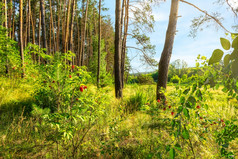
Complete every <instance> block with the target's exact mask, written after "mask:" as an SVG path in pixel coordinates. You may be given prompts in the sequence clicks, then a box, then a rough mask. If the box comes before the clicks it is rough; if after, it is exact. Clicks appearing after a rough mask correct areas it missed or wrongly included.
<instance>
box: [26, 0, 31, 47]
mask: <svg viewBox="0 0 238 159" xmlns="http://www.w3.org/2000/svg"><path fill="white" fill-rule="evenodd" d="M30 38H31V0H28V27H27V42H28V43H29V42H30Z"/></svg>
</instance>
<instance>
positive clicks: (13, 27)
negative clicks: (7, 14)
mask: <svg viewBox="0 0 238 159" xmlns="http://www.w3.org/2000/svg"><path fill="white" fill-rule="evenodd" d="M15 3H16V2H14V7H13V17H12V36H11V38H12V39H13V40H14V38H15V9H16V8H15V5H16V4H15Z"/></svg>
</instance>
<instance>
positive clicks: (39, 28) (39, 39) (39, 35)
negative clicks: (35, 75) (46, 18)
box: [38, 8, 41, 64]
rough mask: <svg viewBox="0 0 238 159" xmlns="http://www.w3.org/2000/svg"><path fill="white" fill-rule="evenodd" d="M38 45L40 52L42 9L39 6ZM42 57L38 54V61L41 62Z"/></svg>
mask: <svg viewBox="0 0 238 159" xmlns="http://www.w3.org/2000/svg"><path fill="white" fill-rule="evenodd" d="M38 45H39V53H40V48H41V9H40V8H39V23H38ZM40 60H41V57H40V55H39V54H38V63H39V64H40Z"/></svg>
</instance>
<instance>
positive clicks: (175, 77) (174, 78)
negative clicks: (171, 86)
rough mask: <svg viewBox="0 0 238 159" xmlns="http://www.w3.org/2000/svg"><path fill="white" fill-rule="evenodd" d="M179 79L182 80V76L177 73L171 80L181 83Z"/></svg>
mask: <svg viewBox="0 0 238 159" xmlns="http://www.w3.org/2000/svg"><path fill="white" fill-rule="evenodd" d="M179 81H180V78H179V77H178V75H175V76H173V77H172V78H171V82H173V83H179Z"/></svg>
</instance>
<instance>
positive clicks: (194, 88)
mask: <svg viewBox="0 0 238 159" xmlns="http://www.w3.org/2000/svg"><path fill="white" fill-rule="evenodd" d="M196 89H197V84H193V88H192V92H195V90H196Z"/></svg>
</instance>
